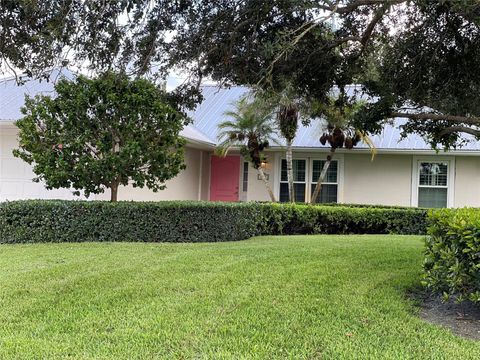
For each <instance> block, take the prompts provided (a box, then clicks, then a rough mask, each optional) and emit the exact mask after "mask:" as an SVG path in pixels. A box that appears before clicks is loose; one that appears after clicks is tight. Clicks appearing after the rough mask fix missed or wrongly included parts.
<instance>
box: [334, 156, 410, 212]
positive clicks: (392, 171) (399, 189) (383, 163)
mask: <svg viewBox="0 0 480 360" xmlns="http://www.w3.org/2000/svg"><path fill="white" fill-rule="evenodd" d="M344 161H345V164H344V169H345V170H344V171H345V173H344V186H343V191H344V195H343V201H344V202H345V203H352V204H382V205H404V206H410V199H411V183H412V156H411V155H382V154H377V155H376V156H375V158H374V160H373V161H372V160H371V156H370V155H369V154H348V153H346V154H345V155H344Z"/></svg>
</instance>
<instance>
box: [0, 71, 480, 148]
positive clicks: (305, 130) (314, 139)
mask: <svg viewBox="0 0 480 360" xmlns="http://www.w3.org/2000/svg"><path fill="white" fill-rule="evenodd" d="M74 76H75V74H73V73H72V72H71V71H69V70H67V69H62V70H53V71H52V73H51V77H50V79H51V80H50V81H48V82H47V81H46V80H41V81H40V80H28V81H26V82H25V83H24V84H22V85H18V84H17V83H16V80H15V78H9V79H1V80H0V122H1V121H10V122H11V121H15V120H18V119H20V118H21V117H22V114H21V111H20V109H21V107H22V106H23V104H24V99H25V95H29V96H35V95H38V94H54V88H53V86H54V83H55V81H56V80H58V79H60V78H68V79H71V78H73V77H74ZM355 89H358V87H355V86H352V87H350V88H349V91H355ZM201 90H202V94H203V97H204V101H203V102H202V103H201V104H199V105H198V106H197V108H196V109H195V110H194V111H191V112H189V116H190V117H191V118H192V119H193V124H191V125H188V126H186V127H185V128H184V129H183V130H182V132H181V135H182V136H183V137H185V138H187V139H190V140H193V141H196V142H200V143H204V144H208V145H215V144H216V143H218V138H217V134H218V124H219V123H221V122H223V121H225V120H228V118H227V117H226V116H225V112H226V111H228V110H232V109H233V108H234V106H235V105H234V104H235V102H236V101H238V99H240V98H241V97H242V96H243V95H245V94H246V93H247V92H248V91H249V88H247V87H243V86H234V87H229V88H220V87H218V86H216V85H204V86H202V89H201ZM405 121H406V119H401V118H397V119H395V120H394V122H393V124H392V125H386V126H385V127H384V129H383V131H382V132H381V134H379V135H375V136H372V137H371V139H372V141H373V143H374V145H375V147H376V148H377V149H378V150H393V151H395V150H398V151H406V150H409V151H417V150H431V147H430V145H429V144H427V143H426V142H425V141H424V140H423V139H422V137H420V136H418V135H409V136H408V137H407V138H405V139H401V134H400V133H401V132H400V129H399V126H400V125H402V124H404V123H405ZM322 132H323V131H322V121H321V120H318V121H315V120H314V121H312V124H311V125H310V126H308V127H306V126H303V125H302V124H301V123H300V124H299V129H298V132H297V136H296V138H295V140H294V142H293V146H294V147H296V148H301V149H313V148H328V145H325V146H322V145H321V144H320V142H319V137H320V135H321V134H322ZM465 137H466V138H468V136H466V135H465ZM470 139H473V138H471V137H470ZM356 148H360V149H362V148H363V149H366V148H368V147H367V145H365V144H363V143H362V144H359V145H358V146H357V147H356ZM459 150H460V151H480V143H479V142H478V141H472V142H469V143H467V144H466V145H465V146H463V147H462V148H459Z"/></svg>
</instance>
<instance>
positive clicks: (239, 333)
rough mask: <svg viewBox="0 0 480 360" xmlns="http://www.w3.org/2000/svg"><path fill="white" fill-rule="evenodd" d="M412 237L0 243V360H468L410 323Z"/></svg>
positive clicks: (459, 343)
mask: <svg viewBox="0 0 480 360" xmlns="http://www.w3.org/2000/svg"><path fill="white" fill-rule="evenodd" d="M422 246H423V244H422V239H421V238H420V237H413V236H292V237H259V238H255V239H251V240H248V241H242V242H232V243H216V244H215V243H206V244H152V243H83V244H35V245H2V246H0V359H11V358H18V359H22V360H23V359H43V358H46V359H55V358H61V359H63V358H75V359H77V358H78V359H110V358H111V359H151V358H165V359H171V358H201V359H203V358H205V359H207V358H208V359H210V358H215V359H217V358H225V359H230V358H235V359H240V358H245V359H252V358H258V359H274V358H281V359H283V358H292V359H302V358H306V359H316V358H319V359H478V356H479V354H480V342H475V341H469V340H465V339H461V338H459V337H456V336H454V335H452V334H451V333H450V332H449V331H448V330H445V329H443V328H441V327H438V326H434V325H431V324H427V323H425V322H423V321H422V320H420V319H419V318H417V317H416V315H415V311H416V310H415V306H414V304H413V303H412V302H411V301H409V300H407V299H406V298H405V292H406V290H407V289H408V288H409V287H412V286H416V285H417V284H418V282H419V276H420V273H421V264H422Z"/></svg>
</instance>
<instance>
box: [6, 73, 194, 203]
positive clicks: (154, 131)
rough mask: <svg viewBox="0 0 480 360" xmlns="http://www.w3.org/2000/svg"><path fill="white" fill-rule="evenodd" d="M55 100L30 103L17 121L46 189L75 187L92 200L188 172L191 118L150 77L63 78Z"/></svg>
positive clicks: (26, 156) (24, 151)
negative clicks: (186, 132) (184, 132)
mask: <svg viewBox="0 0 480 360" xmlns="http://www.w3.org/2000/svg"><path fill="white" fill-rule="evenodd" d="M55 92H56V96H55V97H54V98H52V97H50V96H45V95H37V96H36V97H34V98H27V99H26V102H25V107H24V108H23V109H22V111H23V113H24V115H25V116H24V118H22V119H21V120H19V121H17V122H16V125H17V127H18V128H19V129H20V132H19V149H18V150H16V151H15V152H14V154H15V156H18V157H20V158H21V159H23V160H25V161H26V162H28V163H30V164H33V171H34V173H35V174H37V175H38V178H37V181H39V180H43V181H45V184H46V187H47V188H48V189H52V188H62V187H63V188H73V189H75V190H76V193H77V194H79V193H80V190H83V191H84V194H85V195H86V196H87V197H88V196H89V195H90V194H98V193H102V192H103V191H104V189H105V188H109V189H111V200H112V201H116V199H117V189H118V187H119V185H127V184H132V185H133V186H134V187H137V186H138V187H144V186H146V187H148V188H149V189H152V190H153V191H158V190H162V189H164V188H165V181H166V180H169V179H171V178H173V177H174V176H176V175H177V174H178V173H179V172H180V170H182V169H183V168H184V164H183V145H184V140H183V139H182V138H180V137H179V132H180V130H181V129H182V128H183V126H184V125H185V124H186V122H187V119H186V117H185V116H184V115H183V114H182V113H181V112H179V111H178V110H176V109H175V106H172V104H171V100H169V99H168V98H167V96H166V95H165V93H164V92H163V91H161V90H160V89H159V88H158V87H156V86H155V85H154V84H153V83H151V82H150V81H148V80H145V79H135V80H131V79H129V78H128V77H127V76H126V75H122V74H118V73H114V72H107V73H104V74H102V75H101V76H99V77H98V78H95V79H88V78H86V77H84V76H79V77H77V78H76V79H75V80H74V81H69V80H65V79H63V80H60V81H58V83H57V84H56V85H55Z"/></svg>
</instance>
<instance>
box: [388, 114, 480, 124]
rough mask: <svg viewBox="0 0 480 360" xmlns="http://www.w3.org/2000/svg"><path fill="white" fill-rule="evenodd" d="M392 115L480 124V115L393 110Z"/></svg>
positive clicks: (411, 118) (414, 118) (413, 118)
mask: <svg viewBox="0 0 480 360" xmlns="http://www.w3.org/2000/svg"><path fill="white" fill-rule="evenodd" d="M391 117H400V118H407V119H410V120H440V121H441V120H445V121H451V122H455V123H460V124H469V125H480V117H475V116H458V115H443V114H435V113H404V112H392V113H391Z"/></svg>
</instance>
